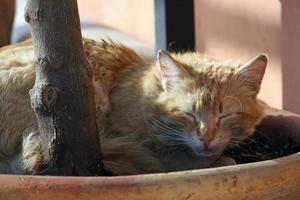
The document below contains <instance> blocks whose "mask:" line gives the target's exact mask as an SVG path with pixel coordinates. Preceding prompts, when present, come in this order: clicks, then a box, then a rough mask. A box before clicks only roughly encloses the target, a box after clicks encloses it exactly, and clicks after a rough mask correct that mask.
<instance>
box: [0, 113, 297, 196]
mask: <svg viewBox="0 0 300 200" xmlns="http://www.w3.org/2000/svg"><path fill="white" fill-rule="evenodd" d="M266 113H267V114H266V116H265V118H264V120H263V121H262V123H261V124H260V126H259V127H258V129H259V131H260V132H263V133H264V134H265V135H266V136H268V137H269V138H274V140H273V139H272V140H271V141H272V143H273V144H272V145H276V144H278V145H280V144H281V143H282V141H284V140H287V139H288V140H289V141H291V142H292V143H293V144H295V145H299V144H300V116H298V115H296V114H292V113H289V112H286V111H282V110H277V109H273V108H269V107H267V108H266ZM299 198H300V153H295V154H292V155H289V156H285V157H282V158H279V159H275V160H268V161H262V162H254V163H248V164H242V165H235V166H228V167H219V168H210V169H201V170H192V171H182V172H173V173H166V174H149V175H136V176H120V177H50V176H18V175H0V199H3V200H15V199H22V200H27V199H38V200H48V199H49V200H52V199H56V200H60V199H62V200H66V199H68V200H70V199H77V200H79V199H93V200H97V199H99V200H100V199H101V200H104V199H109V200H117V199H130V200H135V199H149V200H154V199H170V200H174V199H196V200H202V199H203V200H217V199H224V200H227V199H228V200H246V199H249V200H252V199H259V200H271V199H272V200H273V199H276V200H281V199H282V200H296V199H299Z"/></svg>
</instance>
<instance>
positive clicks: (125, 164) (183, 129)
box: [0, 39, 266, 175]
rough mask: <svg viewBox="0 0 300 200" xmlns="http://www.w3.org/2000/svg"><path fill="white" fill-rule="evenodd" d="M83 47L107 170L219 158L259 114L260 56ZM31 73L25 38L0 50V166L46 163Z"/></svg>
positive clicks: (26, 168)
mask: <svg viewBox="0 0 300 200" xmlns="http://www.w3.org/2000/svg"><path fill="white" fill-rule="evenodd" d="M83 46H84V51H85V53H86V56H87V59H88V61H89V62H90V64H91V66H93V68H94V75H93V83H94V87H95V93H96V94H95V100H96V115H97V124H98V127H99V132H100V138H101V146H102V152H103V160H104V165H105V168H106V170H108V171H110V172H112V173H114V174H118V175H123V174H140V173H153V172H168V171H176V170H187V169H198V168H203V167H209V166H214V165H218V162H221V164H225V163H226V162H227V161H228V160H227V161H225V162H223V161H222V160H223V157H222V156H221V155H222V152H223V150H224V148H225V147H226V146H227V145H228V144H229V143H231V144H236V142H238V141H240V140H242V139H244V138H245V137H247V136H249V135H250V134H251V133H252V132H253V130H254V127H255V125H256V124H257V123H258V122H259V120H260V119H261V117H262V115H263V108H262V106H261V105H260V103H259V102H258V101H257V100H256V95H257V93H258V92H259V88H260V84H261V81H262V78H263V74H264V71H265V67H266V57H265V56H258V57H257V58H256V59H254V60H253V61H252V62H250V63H248V64H247V65H244V66H242V65H240V64H239V63H238V62H234V61H217V60H214V59H208V58H206V57H204V56H201V55H199V54H198V53H179V54H172V55H169V54H168V53H167V52H164V51H160V52H159V53H158V59H157V62H156V63H146V62H145V61H144V60H143V59H141V58H140V57H139V56H138V55H137V54H136V53H135V52H134V51H132V50H131V49H129V48H127V47H126V46H124V45H122V44H119V43H115V42H112V41H104V40H102V41H100V42H95V41H93V40H88V39H84V41H83ZM34 79H35V62H34V56H33V48H32V44H31V41H26V42H23V43H19V44H16V45H12V46H7V47H4V48H1V49H0V172H1V173H33V172H34V171H35V170H36V168H37V167H38V166H39V165H40V164H41V163H43V162H45V161H44V160H43V157H42V156H41V153H40V151H39V150H40V149H39V143H40V141H39V136H38V132H37V124H36V119H35V114H34V112H33V111H32V109H31V107H30V99H29V94H28V91H29V90H30V89H31V88H32V86H33V84H34ZM86 156H88V155H86ZM225 160H226V159H225Z"/></svg>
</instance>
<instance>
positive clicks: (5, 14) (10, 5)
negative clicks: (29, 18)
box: [0, 0, 15, 47]
mask: <svg viewBox="0 0 300 200" xmlns="http://www.w3.org/2000/svg"><path fill="white" fill-rule="evenodd" d="M14 15H15V0H0V47H1V46H4V45H8V44H9V43H10V36H11V31H12V25H13V22H14Z"/></svg>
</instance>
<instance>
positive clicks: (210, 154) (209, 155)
mask: <svg viewBox="0 0 300 200" xmlns="http://www.w3.org/2000/svg"><path fill="white" fill-rule="evenodd" d="M194 153H195V155H196V156H199V157H205V158H215V157H219V155H220V154H219V153H218V152H215V151H194Z"/></svg>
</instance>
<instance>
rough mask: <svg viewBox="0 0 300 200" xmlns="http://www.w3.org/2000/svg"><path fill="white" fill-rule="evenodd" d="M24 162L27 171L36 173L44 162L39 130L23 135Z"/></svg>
mask: <svg viewBox="0 0 300 200" xmlns="http://www.w3.org/2000/svg"><path fill="white" fill-rule="evenodd" d="M22 164H23V168H24V170H25V171H26V173H35V172H36V170H38V168H39V167H40V166H41V165H42V164H43V154H42V149H41V143H40V137H39V133H38V132H35V131H33V132H31V133H29V134H28V135H27V136H25V137H23V145H22Z"/></svg>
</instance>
